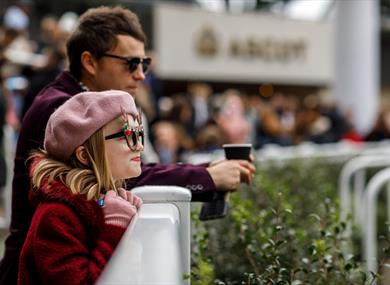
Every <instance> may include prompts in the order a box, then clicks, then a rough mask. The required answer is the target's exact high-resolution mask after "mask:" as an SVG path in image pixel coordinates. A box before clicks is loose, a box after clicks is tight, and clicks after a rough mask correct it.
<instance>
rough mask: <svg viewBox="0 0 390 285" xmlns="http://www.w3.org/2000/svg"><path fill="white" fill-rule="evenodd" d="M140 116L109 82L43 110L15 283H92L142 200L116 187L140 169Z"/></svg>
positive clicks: (33, 154)
mask: <svg viewBox="0 0 390 285" xmlns="http://www.w3.org/2000/svg"><path fill="white" fill-rule="evenodd" d="M139 116H140V114H139V113H138V112H137V109H136V106H135V103H134V100H133V99H132V97H131V96H130V95H129V94H128V93H126V92H123V91H116V90H111V91H103V92H83V93H79V94H77V95H75V96H73V97H72V98H71V99H69V100H68V101H67V102H66V103H64V104H63V105H62V106H60V107H59V108H58V109H57V110H56V111H55V112H54V113H53V114H52V115H51V116H50V118H49V121H48V123H47V127H46V131H45V142H44V148H45V149H44V150H36V151H34V152H33V153H32V155H31V156H30V159H29V160H30V161H31V164H30V165H31V167H30V176H31V181H32V187H33V189H32V193H31V195H30V198H31V199H30V200H31V202H32V203H33V204H35V205H36V210H35V213H34V216H33V218H32V222H31V226H30V229H29V231H28V234H27V237H26V240H25V242H24V245H23V249H22V252H21V255H20V265H19V275H18V284H20V285H23V284H57V285H65V284H86V285H87V284H94V283H95V281H96V280H97V278H98V277H99V275H100V273H101V272H102V270H103V268H104V266H105V265H106V263H107V262H108V260H109V258H110V256H111V255H112V253H113V251H114V249H115V247H116V246H117V244H118V243H119V241H120V239H121V237H122V235H123V234H124V232H125V230H126V228H127V226H128V225H129V223H130V222H131V220H132V219H133V218H134V217H135V216H136V215H137V212H138V210H139V208H140V206H141V204H142V200H141V199H140V198H139V197H137V196H136V195H133V194H132V193H131V192H130V191H125V190H124V189H123V188H121V187H123V186H124V181H123V179H125V178H128V177H135V176H138V175H140V173H141V159H140V155H141V152H142V150H143V145H142V139H143V137H144V134H143V129H142V125H140V124H139V121H140V120H139V119H138V118H139ZM69 134H71V135H69ZM106 191H107V192H106Z"/></svg>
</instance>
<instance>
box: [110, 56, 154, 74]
mask: <svg viewBox="0 0 390 285" xmlns="http://www.w3.org/2000/svg"><path fill="white" fill-rule="evenodd" d="M103 56H106V57H112V58H117V59H120V60H123V61H126V63H127V65H128V66H129V72H130V73H133V72H134V71H135V70H136V69H137V67H138V64H142V72H143V73H144V74H146V73H147V72H148V69H149V66H150V63H151V62H152V59H151V58H150V57H144V58H141V57H124V56H119V55H114V54H109V53H105V54H103Z"/></svg>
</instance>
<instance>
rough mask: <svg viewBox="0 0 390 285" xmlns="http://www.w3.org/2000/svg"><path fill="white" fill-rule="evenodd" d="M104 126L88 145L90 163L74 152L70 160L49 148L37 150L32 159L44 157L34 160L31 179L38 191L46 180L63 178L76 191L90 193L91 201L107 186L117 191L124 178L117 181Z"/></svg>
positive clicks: (87, 194)
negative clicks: (112, 170)
mask: <svg viewBox="0 0 390 285" xmlns="http://www.w3.org/2000/svg"><path fill="white" fill-rule="evenodd" d="M103 136H104V134H103V128H101V129H99V130H98V131H97V132H96V133H94V134H93V135H92V136H91V137H90V138H89V139H88V140H87V141H86V142H85V143H84V144H83V146H84V148H85V151H86V153H87V155H88V160H89V163H88V165H84V164H82V163H81V162H80V161H79V160H78V159H77V158H76V155H75V154H74V153H73V154H72V156H71V157H70V158H69V160H67V161H59V160H56V159H53V158H51V157H50V155H49V154H48V153H47V152H46V151H45V150H37V151H33V152H32V154H31V155H30V157H29V158H28V160H31V159H34V160H35V159H36V158H40V159H38V160H37V162H36V163H33V164H34V165H33V168H32V173H31V176H32V178H31V181H32V186H33V189H34V190H35V191H36V190H37V189H39V188H40V187H41V186H42V184H43V183H51V182H53V181H55V180H59V181H61V182H62V183H63V184H65V185H66V186H68V187H69V188H70V190H71V192H72V193H73V194H83V195H86V197H87V200H96V201H97V200H98V199H99V195H100V193H101V192H102V190H103V189H107V190H114V191H116V189H117V187H120V186H122V185H123V180H118V181H114V179H113V178H112V175H111V170H110V167H109V164H108V160H107V156H106V150H105V147H104V137H103Z"/></svg>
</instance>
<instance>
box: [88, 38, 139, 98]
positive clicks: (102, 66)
mask: <svg viewBox="0 0 390 285" xmlns="http://www.w3.org/2000/svg"><path fill="white" fill-rule="evenodd" d="M117 39H118V43H117V45H116V46H115V47H114V48H112V49H111V50H109V51H107V53H106V54H109V55H114V56H119V57H125V58H131V57H139V58H144V57H145V47H144V44H143V43H142V42H140V41H138V40H137V39H135V38H133V37H131V36H125V35H118V36H117ZM144 79H145V74H144V73H143V71H142V64H139V65H138V66H137V68H136V70H134V71H133V72H130V71H129V65H128V63H127V62H126V61H125V60H122V59H119V58H114V57H109V56H103V57H101V58H100V59H99V60H98V62H97V68H96V74H95V76H94V77H93V81H94V82H93V84H94V87H95V88H94V89H96V90H97V91H103V90H109V89H116V90H122V91H126V92H128V93H130V94H131V95H133V96H135V93H136V90H137V87H138V84H139V83H140V82H141V81H143V80H144Z"/></svg>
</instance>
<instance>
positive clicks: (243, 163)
mask: <svg viewBox="0 0 390 285" xmlns="http://www.w3.org/2000/svg"><path fill="white" fill-rule="evenodd" d="M251 161H253V157H252V159H251ZM251 161H247V160H222V161H218V162H212V163H210V166H209V167H208V168H206V169H207V171H208V172H209V173H210V176H211V178H212V179H213V181H214V184H215V186H216V188H217V190H218V191H236V190H237V188H238V186H239V185H240V183H241V182H244V183H247V184H251V183H252V180H253V176H254V173H255V171H256V168H255V166H254V164H253V163H252V162H251Z"/></svg>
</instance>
